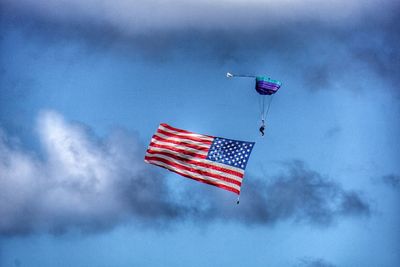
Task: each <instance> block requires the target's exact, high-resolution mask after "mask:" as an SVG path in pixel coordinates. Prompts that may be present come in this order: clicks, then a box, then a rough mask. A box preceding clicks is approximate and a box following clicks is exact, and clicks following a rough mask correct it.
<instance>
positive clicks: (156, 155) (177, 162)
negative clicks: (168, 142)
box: [146, 153, 242, 182]
mask: <svg viewBox="0 0 400 267" xmlns="http://www.w3.org/2000/svg"><path fill="white" fill-rule="evenodd" d="M146 156H147V157H155V158H162V159H166V160H169V161H172V162H174V163H176V164H179V165H182V166H185V167H188V168H192V169H195V170H199V171H204V172H209V173H212V174H216V175H220V176H223V177H225V178H229V179H232V180H235V181H238V182H242V179H241V178H239V177H237V176H236V175H232V174H230V173H226V172H223V171H218V170H214V169H211V168H206V167H201V166H197V165H194V164H190V163H187V162H184V161H181V160H178V159H174V158H171V157H168V156H166V155H161V154H150V153H146ZM202 162H203V163H208V162H206V161H205V160H203V161H202ZM217 179H218V178H217Z"/></svg>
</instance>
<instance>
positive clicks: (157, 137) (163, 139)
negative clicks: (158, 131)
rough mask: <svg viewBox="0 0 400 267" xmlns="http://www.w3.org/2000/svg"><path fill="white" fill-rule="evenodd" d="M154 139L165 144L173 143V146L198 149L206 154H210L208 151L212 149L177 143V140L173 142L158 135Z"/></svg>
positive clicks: (182, 142)
mask: <svg viewBox="0 0 400 267" xmlns="http://www.w3.org/2000/svg"><path fill="white" fill-rule="evenodd" d="M153 138H154V139H156V140H159V141H164V142H168V143H172V144H177V145H182V146H186V147H189V148H193V149H197V150H199V151H204V152H208V149H209V148H210V147H202V146H197V145H194V144H190V143H187V142H184V141H175V140H171V139H166V138H162V137H160V136H157V135H153ZM210 144H211V142H210Z"/></svg>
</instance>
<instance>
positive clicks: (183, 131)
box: [160, 123, 214, 138]
mask: <svg viewBox="0 0 400 267" xmlns="http://www.w3.org/2000/svg"><path fill="white" fill-rule="evenodd" d="M160 125H162V126H164V127H165V128H167V129H169V130H171V131H176V132H180V133H187V134H196V135H202V136H205V137H210V138H214V136H211V135H204V134H198V133H193V132H189V131H186V130H182V129H178V128H175V127H172V126H169V125H168V124H166V123H161V124H160Z"/></svg>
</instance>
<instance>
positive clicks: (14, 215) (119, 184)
mask: <svg viewBox="0 0 400 267" xmlns="http://www.w3.org/2000/svg"><path fill="white" fill-rule="evenodd" d="M38 132H39V136H40V141H41V144H42V145H43V147H44V151H45V153H44V155H43V159H40V157H38V156H37V155H34V154H31V153H29V152H27V151H25V150H22V149H21V148H18V147H17V146H15V145H10V144H9V143H10V142H9V140H7V139H6V136H5V135H4V134H3V135H2V138H1V140H0V188H1V196H0V218H2V219H1V220H0V233H5V234H7V233H11V234H14V233H24V232H30V231H37V230H49V231H61V230H65V229H67V228H68V227H71V226H78V227H81V228H85V225H91V227H92V228H96V227H98V228H103V227H108V226H109V225H113V224H115V223H116V222H118V221H120V220H122V219H124V218H127V217H128V216H129V214H130V213H140V212H138V211H137V210H135V209H133V211H132V206H133V207H134V206H135V204H133V203H131V202H130V199H129V198H127V196H126V194H133V195H135V194H136V193H137V192H136V191H137V190H139V189H138V188H135V187H133V188H130V189H132V191H131V192H129V190H126V191H124V192H122V193H121V188H124V187H125V188H126V187H127V186H128V185H129V184H130V183H135V182H138V183H140V184H143V183H144V184H146V183H149V182H152V183H153V184H154V188H150V187H145V186H144V187H142V188H140V190H142V191H143V192H147V191H149V190H150V191H153V190H157V188H158V189H159V188H161V189H162V188H164V184H163V182H162V181H163V180H162V179H161V180H159V181H154V179H157V178H158V179H159V178H160V177H157V176H156V175H155V173H152V172H150V171H149V170H148V169H147V166H146V165H145V164H144V163H143V158H141V157H140V155H141V154H142V153H140V151H141V150H142V149H143V148H142V146H141V145H140V144H139V143H138V142H137V141H136V138H135V137H132V136H129V135H127V134H126V133H115V134H114V135H113V136H110V137H109V138H107V139H104V140H96V139H95V138H94V137H92V136H90V135H89V132H88V130H87V129H86V128H85V127H84V126H83V125H79V124H77V123H69V122H66V121H65V120H64V118H63V117H62V116H61V115H59V114H57V113H56V112H53V111H45V112H42V113H41V114H40V115H39V119H38ZM139 150H140V151H139ZM141 179H148V181H139V180H141ZM161 191H162V190H161ZM156 193H157V192H156V191H154V194H147V195H152V199H146V200H143V199H141V198H140V196H139V197H137V198H136V199H135V200H136V203H137V205H142V204H143V201H147V202H149V204H150V205H151V204H152V205H155V206H157V205H161V206H163V208H165V209H168V208H169V205H170V204H168V203H165V202H163V199H164V197H165V195H164V196H159V195H157V194H156ZM127 207H130V208H127ZM162 214H163V213H160V214H159V215H160V216H161V217H162V216H163V215H162ZM138 215H140V214H138ZM94 225H95V227H93V226H94Z"/></svg>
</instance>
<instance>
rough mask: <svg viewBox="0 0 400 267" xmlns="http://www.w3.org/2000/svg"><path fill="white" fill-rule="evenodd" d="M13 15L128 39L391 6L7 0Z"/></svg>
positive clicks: (376, 1) (313, 0) (345, 1)
mask: <svg viewBox="0 0 400 267" xmlns="http://www.w3.org/2000/svg"><path fill="white" fill-rule="evenodd" d="M3 2H4V4H5V6H8V7H12V8H13V10H14V11H23V12H25V13H26V14H29V15H32V14H33V15H38V16H41V17H42V18H44V19H46V20H52V21H59V22H64V23H69V22H71V21H75V22H77V21H79V23H87V24H100V25H102V24H105V25H108V26H111V27H113V28H115V29H117V30H118V31H119V32H120V33H123V34H126V35H132V34H138V33H139V34H145V33H149V31H160V30H161V31H162V30H181V29H189V30H190V29H192V30H197V29H203V30H204V29H205V30H211V29H217V30H218V29H220V30H232V29H237V30H243V29H244V30H246V29H249V28H252V27H255V28H258V27H261V26H263V27H265V26H268V25H271V24H272V25H275V26H279V25H280V24H284V23H286V22H293V21H298V20H316V21H321V22H323V21H325V22H336V23H344V24H346V23H348V22H349V21H350V20H351V21H354V20H356V19H357V18H358V17H359V16H360V15H365V13H371V14H373V13H372V12H374V13H375V12H383V10H385V9H386V10H387V7H388V5H390V4H391V3H392V2H393V1H391V0H384V1H382V0H372V1H368V4H366V3H365V1H361V0H336V1H320V0H303V1H300V0H298V1H297V0H280V1H279V0H266V1H262V0H250V1H245V0H222V1H212V0H201V1H179V0H170V1H162V0H149V1H132V0H114V1H107V0H86V1H81V0H42V1H34V0H5V1H3Z"/></svg>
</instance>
